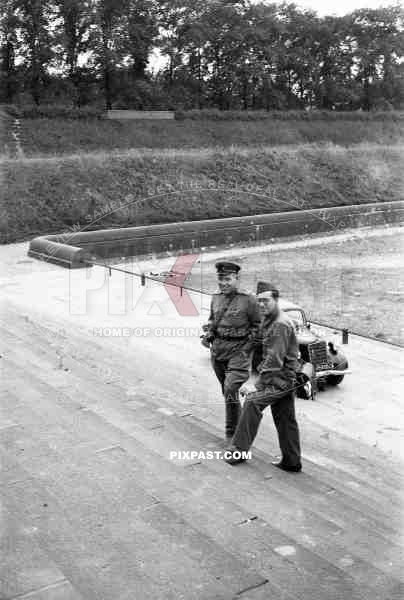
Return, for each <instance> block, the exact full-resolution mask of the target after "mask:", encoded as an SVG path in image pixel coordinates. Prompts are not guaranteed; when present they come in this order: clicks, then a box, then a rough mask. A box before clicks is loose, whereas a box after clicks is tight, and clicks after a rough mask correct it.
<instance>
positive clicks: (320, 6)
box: [257, 0, 398, 17]
mask: <svg viewBox="0 0 404 600" xmlns="http://www.w3.org/2000/svg"><path fill="white" fill-rule="evenodd" d="M257 1H258V0H257ZM260 1H261V0H260ZM397 3H398V2H396V0H296V1H295V2H294V4H297V5H298V6H300V7H302V8H308V9H312V10H315V11H316V13H317V14H318V15H319V16H320V17H322V16H324V15H333V14H335V15H337V16H342V15H346V14H348V13H351V12H353V11H354V10H357V9H358V8H379V7H380V6H392V5H395V4H397Z"/></svg>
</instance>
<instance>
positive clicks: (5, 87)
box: [0, 0, 404, 110]
mask: <svg viewBox="0 0 404 600" xmlns="http://www.w3.org/2000/svg"><path fill="white" fill-rule="evenodd" d="M0 8H1V10H0V101H1V102H5V103H12V102H19V103H29V102H34V103H36V104H39V103H54V102H61V103H64V104H69V103H71V104H72V105H75V106H83V105H86V104H87V105H88V104H93V105H104V106H106V107H108V108H110V107H112V106H113V107H131V108H184V109H191V108H219V109H222V110H228V109H232V110H239V109H242V110H247V109H248V110H251V109H253V110H254V109H265V110H271V109H278V110H283V109H292V108H293V109H299V108H302V109H303V108H319V109H337V110H355V109H359V108H361V109H363V110H371V109H375V108H376V109H391V108H398V109H399V108H404V10H403V8H402V6H401V5H400V4H396V5H391V6H390V7H387V8H386V7H384V8H378V9H361V10H356V11H354V12H352V13H351V14H347V15H345V16H343V17H336V16H326V17H319V16H318V15H317V14H316V13H315V12H313V11H310V10H305V9H302V8H299V7H298V6H296V5H294V4H287V3H282V4H279V3H267V2H261V3H254V4H252V3H251V2H250V1H249V0H239V1H238V0H167V1H164V0H0ZM156 53H157V54H158V56H159V57H160V60H159V61H158V62H157V63H156V59H154V60H153V59H152V57H153V56H156ZM151 59H152V60H151ZM156 64H159V65H160V66H159V68H158V69H156Z"/></svg>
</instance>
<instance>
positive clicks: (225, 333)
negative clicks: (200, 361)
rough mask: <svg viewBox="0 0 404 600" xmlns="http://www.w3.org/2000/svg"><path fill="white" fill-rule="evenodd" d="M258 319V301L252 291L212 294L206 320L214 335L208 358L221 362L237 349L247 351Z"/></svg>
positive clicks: (259, 320)
mask: <svg viewBox="0 0 404 600" xmlns="http://www.w3.org/2000/svg"><path fill="white" fill-rule="evenodd" d="M226 308H227V310H226ZM223 313H224V314H223ZM220 315H223V316H222V318H220ZM218 319H219V323H218V322H217V321H218ZM260 322H261V316H260V312H259V308H258V304H257V301H256V299H255V296H253V295H252V294H249V293H247V292H243V291H239V290H237V291H235V292H234V293H233V294H230V295H225V294H223V293H216V294H213V296H212V302H211V307H210V315H209V322H208V333H209V334H211V336H212V337H213V338H214V339H213V343H212V347H211V352H212V358H214V359H216V360H220V361H224V360H229V359H230V358H231V357H232V356H233V355H234V354H235V353H237V352H245V353H246V354H249V352H250V351H251V349H252V344H253V340H254V339H256V337H257V334H258V330H259V326H260Z"/></svg>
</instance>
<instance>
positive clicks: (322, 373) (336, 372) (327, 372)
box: [315, 369, 352, 377]
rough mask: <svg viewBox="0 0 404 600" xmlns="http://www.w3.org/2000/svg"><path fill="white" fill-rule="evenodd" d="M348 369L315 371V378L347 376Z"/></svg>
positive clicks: (349, 371)
mask: <svg viewBox="0 0 404 600" xmlns="http://www.w3.org/2000/svg"><path fill="white" fill-rule="evenodd" d="M350 373H352V371H351V370H350V369H326V370H325V371H316V373H315V375H316V377H328V375H349V374H350Z"/></svg>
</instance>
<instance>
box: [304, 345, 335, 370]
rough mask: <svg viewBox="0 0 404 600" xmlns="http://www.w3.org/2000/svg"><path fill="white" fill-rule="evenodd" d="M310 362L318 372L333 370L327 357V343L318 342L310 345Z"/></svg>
mask: <svg viewBox="0 0 404 600" xmlns="http://www.w3.org/2000/svg"><path fill="white" fill-rule="evenodd" d="M309 356H310V362H311V363H312V364H313V365H314V368H315V370H316V371H323V370H325V369H330V368H332V364H331V362H330V361H329V360H328V357H327V343H326V342H325V341H323V340H318V341H316V342H312V343H311V344H309Z"/></svg>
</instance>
